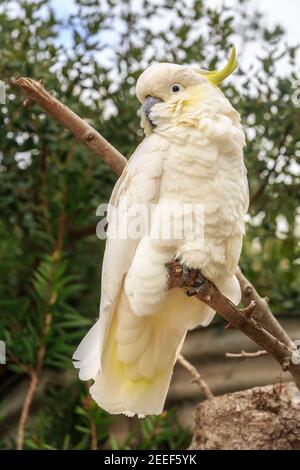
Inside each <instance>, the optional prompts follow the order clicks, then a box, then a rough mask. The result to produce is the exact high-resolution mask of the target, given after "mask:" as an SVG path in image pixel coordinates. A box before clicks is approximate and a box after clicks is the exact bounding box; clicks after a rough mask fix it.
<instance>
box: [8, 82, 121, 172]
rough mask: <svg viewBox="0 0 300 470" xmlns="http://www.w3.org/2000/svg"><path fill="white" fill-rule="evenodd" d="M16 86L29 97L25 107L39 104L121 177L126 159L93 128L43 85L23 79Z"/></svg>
mask: <svg viewBox="0 0 300 470" xmlns="http://www.w3.org/2000/svg"><path fill="white" fill-rule="evenodd" d="M16 84H17V85H18V86H20V87H21V88H22V89H23V90H24V91H25V93H26V95H27V98H26V100H25V102H24V105H25V106H27V105H28V104H30V103H32V102H34V103H37V104H39V105H40V106H41V107H42V108H44V110H45V111H47V113H48V114H50V116H52V117H53V118H54V119H55V120H56V121H57V122H59V123H60V124H61V125H62V126H64V127H66V128H67V129H69V131H71V133H72V134H73V135H74V137H76V138H78V139H79V140H81V142H83V143H84V144H85V145H86V146H87V147H88V148H89V149H90V150H92V151H93V152H95V153H96V154H97V155H99V156H100V157H101V158H102V160H103V161H104V162H105V163H106V164H107V165H108V166H110V167H111V168H112V170H113V171H114V172H115V173H116V174H117V175H118V176H120V174H121V173H122V171H123V168H124V166H125V165H126V162H127V160H126V158H125V157H123V155H122V154H121V153H120V152H119V151H118V150H117V149H115V148H114V147H113V146H112V145H111V144H110V143H109V142H107V140H106V139H104V137H102V136H101V135H100V134H99V133H98V132H97V131H96V130H95V129H94V128H93V127H92V126H90V125H89V124H88V123H87V122H85V121H84V120H83V119H81V118H80V117H79V116H78V115H77V114H75V113H74V112H73V111H71V109H70V108H68V107H67V106H65V105H64V104H63V103H61V102H60V101H59V100H57V99H56V98H55V97H54V96H52V95H51V94H50V93H48V92H47V91H46V90H45V88H44V86H43V83H41V82H37V81H35V80H32V79H31V78H25V77H21V78H18V79H17V80H16Z"/></svg>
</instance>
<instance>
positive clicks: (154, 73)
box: [136, 48, 237, 134]
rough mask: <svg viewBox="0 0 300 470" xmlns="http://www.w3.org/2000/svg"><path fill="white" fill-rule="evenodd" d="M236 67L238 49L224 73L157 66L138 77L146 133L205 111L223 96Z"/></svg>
mask: <svg viewBox="0 0 300 470" xmlns="http://www.w3.org/2000/svg"><path fill="white" fill-rule="evenodd" d="M236 67H237V60H236V55H235V48H232V50H231V54H230V58H229V61H228V63H227V64H226V65H225V67H223V68H222V69H221V70H214V71H207V70H203V69H200V68H196V67H192V66H185V65H177V64H170V63H158V64H154V65H151V66H150V67H149V68H147V69H146V70H145V71H144V72H143V73H142V74H141V75H140V77H139V79H138V81H137V85H136V94H137V97H138V99H139V101H140V102H141V103H142V121H141V125H142V127H143V128H144V130H145V132H146V134H149V133H150V132H151V131H152V130H153V128H155V127H159V126H164V125H166V123H168V124H171V125H178V124H180V123H181V124H184V122H185V119H186V117H187V116H191V115H193V112H195V110H198V111H199V110H201V107H202V108H203V109H205V106H206V107H207V106H208V105H209V103H211V102H215V101H216V98H217V99H218V98H220V96H222V97H223V98H224V95H223V93H222V92H221V91H220V90H219V88H218V86H219V84H220V83H221V82H222V81H223V80H224V79H225V78H226V77H228V76H229V75H230V74H231V73H232V72H233V71H234V70H235V68H236Z"/></svg>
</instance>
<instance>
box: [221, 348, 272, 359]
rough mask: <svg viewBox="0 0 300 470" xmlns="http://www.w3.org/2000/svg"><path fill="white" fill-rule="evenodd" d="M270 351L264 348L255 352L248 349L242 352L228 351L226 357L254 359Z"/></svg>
mask: <svg viewBox="0 0 300 470" xmlns="http://www.w3.org/2000/svg"><path fill="white" fill-rule="evenodd" d="M267 355H268V352H267V351H265V350H264V349H262V350H261V351H255V352H247V351H241V352H240V353H230V352H227V353H226V357H228V358H230V359H253V358H255V357H263V356H267Z"/></svg>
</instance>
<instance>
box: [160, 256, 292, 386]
mask: <svg viewBox="0 0 300 470" xmlns="http://www.w3.org/2000/svg"><path fill="white" fill-rule="evenodd" d="M167 268H168V271H169V288H170V289H172V288H175V287H180V288H183V289H185V290H186V292H189V290H190V289H193V288H194V287H195V282H196V279H197V270H191V274H190V276H189V279H188V280H186V279H184V276H183V269H182V267H181V265H180V263H178V262H176V261H172V262H171V263H168V265H167ZM195 297H196V298H197V299H199V300H201V301H202V302H204V303H205V304H207V305H209V306H210V307H211V308H212V309H213V310H215V311H216V312H218V314H219V315H221V316H222V317H223V318H224V319H225V320H227V322H228V324H229V325H230V327H231V328H237V329H240V330H241V331H242V332H243V333H244V334H245V335H246V336H248V337H249V338H250V339H252V341H254V342H255V343H256V344H258V345H259V346H260V347H262V349H264V350H266V351H268V353H270V354H272V355H273V357H274V358H275V359H276V361H277V362H278V363H279V364H280V365H281V367H282V369H283V370H284V371H286V370H289V371H290V372H291V374H292V376H293V378H294V380H295V383H296V385H297V387H298V388H299V390H300V364H294V363H293V361H292V359H293V358H294V357H295V356H294V355H295V350H294V349H293V343H292V342H291V341H290V344H291V346H288V345H286V344H284V343H283V342H282V341H281V340H280V339H278V338H277V337H275V336H273V335H272V334H271V333H269V332H268V331H267V330H266V329H264V328H263V327H262V325H261V324H259V323H258V322H257V321H256V320H255V319H254V318H252V314H253V313H254V312H253V310H254V309H253V307H251V308H250V309H244V310H239V309H238V308H237V307H236V306H235V305H234V304H233V303H232V302H231V301H230V300H229V299H227V297H225V296H224V295H223V294H222V293H221V292H220V290H219V289H218V288H217V287H216V286H215V285H214V284H213V283H212V282H210V281H209V280H208V279H205V281H204V283H203V284H202V286H201V291H200V292H199V293H197V294H195ZM251 306H253V303H251ZM274 320H275V319H274Z"/></svg>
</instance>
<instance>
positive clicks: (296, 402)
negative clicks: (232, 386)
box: [190, 382, 300, 450]
mask: <svg viewBox="0 0 300 470" xmlns="http://www.w3.org/2000/svg"><path fill="white" fill-rule="evenodd" d="M194 417H195V430H194V435H193V440H192V444H191V447H190V449H192V450H228V449H232V450H263V449H264V450H300V393H299V391H298V389H297V388H296V386H295V385H294V383H292V382H289V383H285V384H276V385H267V386H265V387H255V388H252V389H249V390H244V391H241V392H235V393H228V394H226V395H222V396H219V397H215V398H214V399H213V400H211V401H208V400H206V401H204V402H202V403H200V404H199V405H198V406H197V408H196V409H195V411H194Z"/></svg>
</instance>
